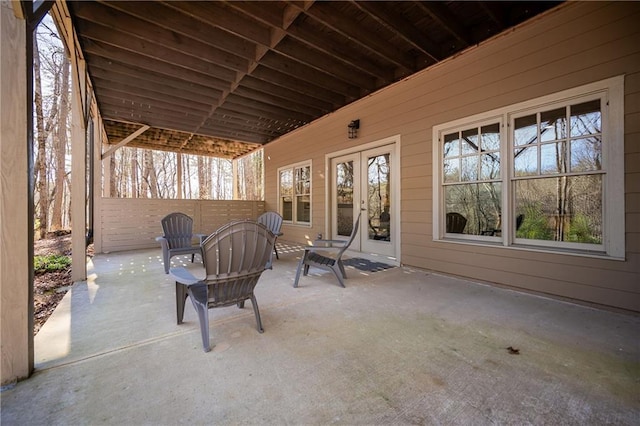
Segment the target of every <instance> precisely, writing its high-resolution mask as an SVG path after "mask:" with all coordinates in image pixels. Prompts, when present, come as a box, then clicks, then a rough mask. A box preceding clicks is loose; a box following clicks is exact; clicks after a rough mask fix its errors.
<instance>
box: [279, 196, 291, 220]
mask: <svg viewBox="0 0 640 426" xmlns="http://www.w3.org/2000/svg"><path fill="white" fill-rule="evenodd" d="M281 200H282V205H281V207H280V211H281V212H282V219H283V220H293V201H292V200H291V197H284V198H281Z"/></svg>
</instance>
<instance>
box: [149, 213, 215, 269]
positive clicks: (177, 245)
mask: <svg viewBox="0 0 640 426" xmlns="http://www.w3.org/2000/svg"><path fill="white" fill-rule="evenodd" d="M161 224H162V232H164V235H163V236H162V237H156V241H158V242H159V243H160V245H161V247H162V260H163V262H164V273H165V274H168V273H169V267H170V266H171V258H172V257H173V256H180V255H185V254H190V255H191V263H193V261H194V259H195V255H196V254H199V255H200V256H202V251H201V250H200V244H201V243H202V241H203V240H204V239H205V238H206V236H207V235H206V234H194V233H193V219H191V218H190V217H189V216H187V215H186V214H184V213H180V212H175V213H170V214H168V215H166V216H165V217H164V218H162V221H161ZM194 237H195V238H198V244H197V245H193V243H192V240H193V238H194Z"/></svg>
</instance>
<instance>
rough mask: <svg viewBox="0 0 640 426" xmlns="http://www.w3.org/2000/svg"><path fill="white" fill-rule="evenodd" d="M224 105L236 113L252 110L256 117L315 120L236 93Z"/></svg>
mask: <svg viewBox="0 0 640 426" xmlns="http://www.w3.org/2000/svg"><path fill="white" fill-rule="evenodd" d="M223 105H224V106H225V107H227V108H229V109H232V110H236V111H237V110H238V107H241V108H250V109H252V110H253V111H254V112H253V113H254V114H256V115H259V116H263V117H274V118H278V119H281V120H290V119H291V120H298V121H304V122H309V121H310V120H313V117H314V116H313V115H311V114H305V113H301V112H297V111H292V110H289V109H286V108H284V107H280V106H275V105H269V104H266V103H264V102H260V101H256V100H254V99H249V98H245V97H243V96H240V95H236V94H235V93H234V94H233V95H229V96H228V97H227V100H226V101H225V103H224V104H223ZM232 105H234V106H235V107H234V108H232V107H231V106H232Z"/></svg>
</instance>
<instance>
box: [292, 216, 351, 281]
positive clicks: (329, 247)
mask: <svg viewBox="0 0 640 426" xmlns="http://www.w3.org/2000/svg"><path fill="white" fill-rule="evenodd" d="M361 215H362V214H359V215H358V219H356V223H355V224H354V225H353V230H352V231H351V235H350V236H349V239H348V240H346V241H344V240H320V239H318V240H315V241H314V242H313V244H312V245H310V246H306V247H305V248H304V254H303V255H302V258H301V259H300V263H299V264H298V270H297V271H296V279H295V281H294V282H293V287H298V280H299V279H300V271H301V270H303V269H304V272H303V274H304V275H305V276H306V275H307V274H308V273H309V267H310V266H315V267H316V268H321V269H327V270H329V271H331V272H333V274H334V275H335V276H336V278H337V279H338V282H339V283H340V285H341V286H342V287H344V280H343V278H347V273H346V272H345V270H344V265H343V263H342V255H343V254H344V252H345V251H346V250H347V249H348V248H349V246H350V245H351V243H352V242H353V240H354V239H355V237H356V234H357V233H358V227H359V225H360V217H361Z"/></svg>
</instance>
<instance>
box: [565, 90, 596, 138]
mask: <svg viewBox="0 0 640 426" xmlns="http://www.w3.org/2000/svg"><path fill="white" fill-rule="evenodd" d="M601 132H602V114H601V112H600V99H596V100H595V101H591V102H585V103H582V104H578V105H572V106H571V136H583V135H593V134H596V133H601Z"/></svg>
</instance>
